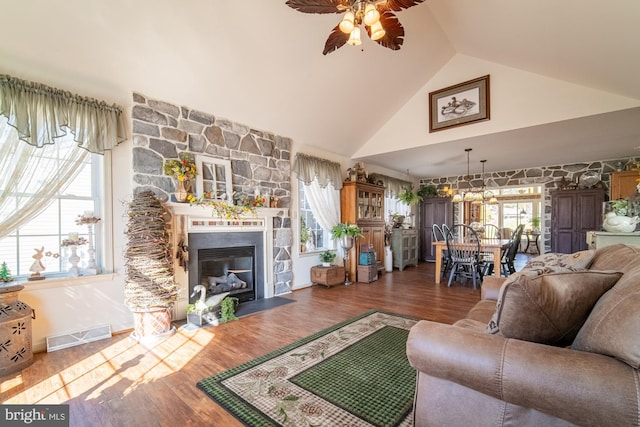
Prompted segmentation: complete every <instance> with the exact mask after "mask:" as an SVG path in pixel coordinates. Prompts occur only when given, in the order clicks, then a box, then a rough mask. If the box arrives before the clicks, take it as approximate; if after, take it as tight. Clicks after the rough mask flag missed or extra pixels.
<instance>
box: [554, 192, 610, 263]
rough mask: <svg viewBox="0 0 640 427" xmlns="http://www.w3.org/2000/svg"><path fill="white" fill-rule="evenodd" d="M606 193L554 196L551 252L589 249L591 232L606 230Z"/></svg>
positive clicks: (575, 193)
mask: <svg viewBox="0 0 640 427" xmlns="http://www.w3.org/2000/svg"><path fill="white" fill-rule="evenodd" d="M603 202H604V190H603V189H586V190H559V191H553V192H551V251H552V252H561V253H573V252H577V251H582V250H585V249H587V246H588V245H587V231H593V230H600V228H601V226H602V203H603Z"/></svg>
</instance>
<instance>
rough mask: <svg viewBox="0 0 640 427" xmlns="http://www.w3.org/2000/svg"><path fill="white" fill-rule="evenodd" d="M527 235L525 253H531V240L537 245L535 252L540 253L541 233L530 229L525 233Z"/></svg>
mask: <svg viewBox="0 0 640 427" xmlns="http://www.w3.org/2000/svg"><path fill="white" fill-rule="evenodd" d="M524 234H525V236H526V237H527V246H526V247H525V248H524V253H525V254H526V253H529V246H530V245H531V242H532V241H533V244H534V245H536V247H535V251H536V252H535V253H537V254H539V253H540V243H539V242H540V233H539V232H537V231H529V232H525V233H524Z"/></svg>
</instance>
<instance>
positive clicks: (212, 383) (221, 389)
mask: <svg viewBox="0 0 640 427" xmlns="http://www.w3.org/2000/svg"><path fill="white" fill-rule="evenodd" d="M374 313H382V314H388V315H390V316H396V317H402V318H405V319H409V320H416V321H419V320H420V319H417V318H415V317H412V316H407V315H404V314H398V313H393V312H390V311H384V310H376V309H372V310H367V311H365V312H363V313H361V314H359V315H357V316H354V317H352V318H349V319H347V320H343V321H342V322H339V323H336V324H335V325H332V326H329V327H328V328H325V329H322V330H321V331H318V332H316V333H314V334H312V335H309V336H307V337H304V338H301V339H299V340H297V341H294V342H293V343H291V344H288V345H286V346H284V347H281V348H279V349H277V350H274V351H271V352H269V353H267V354H265V355H262V356H259V357H257V358H255V359H252V360H250V361H248V362H245V363H242V364H240V365H238V366H236V367H234V368H230V369H227V370H225V371H223V372H220V373H219V374H215V375H212V376H210V377H207V378H204V379H202V380H200V381H198V382H197V383H196V387H197V388H199V389H200V390H202V391H203V392H204V394H206V395H207V396H209V398H211V400H213V401H214V402H215V403H217V404H218V405H220V406H221V407H222V408H224V409H225V410H226V411H227V412H229V413H230V414H231V415H233V416H234V417H235V418H236V419H237V420H238V421H240V422H241V423H243V424H245V425H251V426H276V427H277V426H280V424H278V423H274V422H273V420H272V419H271V418H270V417H268V416H267V415H266V414H264V413H263V412H262V411H260V410H257V409H256V408H255V406H253V405H249V404H247V403H246V401H245V400H244V399H242V398H241V397H238V395H236V394H235V393H234V392H233V391H231V390H229V389H227V388H226V387H225V386H223V385H222V384H221V382H222V381H224V380H226V379H227V378H229V377H232V376H234V375H236V374H238V373H240V372H243V371H245V370H247V369H250V368H253V367H254V366H256V365H259V364H261V363H264V362H266V361H268V360H270V359H273V358H274V357H277V356H281V355H282V354H285V353H287V352H289V351H291V350H293V349H295V348H296V347H300V346H302V345H304V344H307V343H309V342H311V341H313V340H316V339H318V338H320V337H321V336H323V335H327V334H328V333H330V332H333V331H335V330H337V329H340V328H342V327H343V326H346V325H348V324H350V323H353V322H356V321H358V320H360V319H363V318H365V317H367V316H370V315H372V314H374ZM205 383H206V384H207V387H209V389H208V390H205V388H204V387H205V386H204V384H205ZM223 396H224V397H227V398H228V399H229V400H233V401H234V404H235V405H242V406H244V407H245V408H247V411H246V412H248V413H251V414H252V416H251V417H249V416H239V415H238V414H236V413H235V412H234V411H233V409H232V408H231V407H230V405H227V404H224V403H223V402H222V399H221V397H223ZM246 412H245V413H246ZM248 423H251V424H248Z"/></svg>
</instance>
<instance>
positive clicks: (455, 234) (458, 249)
mask: <svg viewBox="0 0 640 427" xmlns="http://www.w3.org/2000/svg"><path fill="white" fill-rule="evenodd" d="M446 241H447V250H448V251H449V256H450V257H451V272H450V273H449V282H448V283H447V286H451V282H452V280H453V278H454V277H457V278H465V279H471V280H472V281H473V289H476V287H477V283H478V281H479V282H482V277H483V275H482V265H481V262H480V238H479V237H478V234H477V233H476V232H475V230H474V229H473V228H471V227H469V226H468V225H465V224H456V225H454V226H452V227H451V229H450V230H449V233H447V237H446Z"/></svg>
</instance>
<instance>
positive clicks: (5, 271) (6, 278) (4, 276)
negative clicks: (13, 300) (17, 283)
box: [0, 262, 13, 282]
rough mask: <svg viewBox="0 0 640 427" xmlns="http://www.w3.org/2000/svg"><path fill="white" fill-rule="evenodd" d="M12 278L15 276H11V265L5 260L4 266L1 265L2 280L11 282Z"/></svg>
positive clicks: (0, 277) (0, 278) (0, 276)
mask: <svg viewBox="0 0 640 427" xmlns="http://www.w3.org/2000/svg"><path fill="white" fill-rule="evenodd" d="M12 280H13V277H11V272H10V271H9V267H7V263H6V262H3V263H2V266H0V282H11V281H12Z"/></svg>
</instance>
